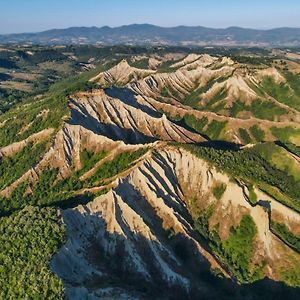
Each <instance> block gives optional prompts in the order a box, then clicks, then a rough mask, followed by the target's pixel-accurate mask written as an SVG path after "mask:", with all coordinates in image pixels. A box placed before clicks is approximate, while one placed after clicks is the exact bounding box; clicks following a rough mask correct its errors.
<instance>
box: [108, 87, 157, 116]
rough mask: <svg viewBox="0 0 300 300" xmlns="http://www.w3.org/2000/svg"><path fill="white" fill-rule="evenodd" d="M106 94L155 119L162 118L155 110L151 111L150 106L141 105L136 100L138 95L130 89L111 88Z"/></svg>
mask: <svg viewBox="0 0 300 300" xmlns="http://www.w3.org/2000/svg"><path fill="white" fill-rule="evenodd" d="M105 93H106V94H107V95H108V96H109V97H112V98H117V99H119V100H121V101H122V102H123V103H124V104H127V105H130V106H132V107H134V108H137V109H139V110H141V111H142V112H144V113H146V114H148V115H149V116H151V117H153V118H160V117H161V115H162V114H161V113H159V112H158V111H156V110H155V109H151V108H150V107H149V106H147V105H144V104H141V103H139V102H138V101H137V100H136V98H135V96H136V94H135V93H134V92H133V91H131V90H130V89H128V88H118V87H111V88H108V89H105Z"/></svg>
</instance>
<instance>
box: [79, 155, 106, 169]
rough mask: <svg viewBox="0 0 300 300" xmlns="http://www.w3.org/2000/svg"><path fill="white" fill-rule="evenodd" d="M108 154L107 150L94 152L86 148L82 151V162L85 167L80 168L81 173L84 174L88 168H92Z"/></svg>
mask: <svg viewBox="0 0 300 300" xmlns="http://www.w3.org/2000/svg"><path fill="white" fill-rule="evenodd" d="M106 155H107V152H106V151H101V152H98V153H94V152H92V151H89V150H87V149H84V150H82V151H81V152H80V162H81V164H82V165H83V168H82V169H81V170H80V174H84V173H85V172H87V171H88V170H90V169H92V168H93V167H94V166H95V164H96V163H97V162H98V161H100V160H102V159H103V158H104V157H105V156H106Z"/></svg>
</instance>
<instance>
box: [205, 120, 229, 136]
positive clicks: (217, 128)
mask: <svg viewBox="0 0 300 300" xmlns="http://www.w3.org/2000/svg"><path fill="white" fill-rule="evenodd" d="M226 124H227V122H226V121H225V122H219V121H216V120H213V121H211V122H210V123H209V124H208V126H207V130H206V134H207V135H208V136H209V138H210V139H212V140H218V139H222V138H221V137H222V136H221V134H222V132H223V130H224V128H225V127H226Z"/></svg>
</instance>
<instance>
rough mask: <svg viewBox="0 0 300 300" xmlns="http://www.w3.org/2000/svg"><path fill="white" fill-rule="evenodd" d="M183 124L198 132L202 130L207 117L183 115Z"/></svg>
mask: <svg viewBox="0 0 300 300" xmlns="http://www.w3.org/2000/svg"><path fill="white" fill-rule="evenodd" d="M184 121H185V124H187V125H188V126H189V127H191V128H193V129H195V130H196V131H197V132H199V133H203V132H204V129H203V128H204V127H205V126H206V125H207V123H208V119H207V118H206V117H203V118H201V119H198V118H196V117H195V116H193V115H185V116H184Z"/></svg>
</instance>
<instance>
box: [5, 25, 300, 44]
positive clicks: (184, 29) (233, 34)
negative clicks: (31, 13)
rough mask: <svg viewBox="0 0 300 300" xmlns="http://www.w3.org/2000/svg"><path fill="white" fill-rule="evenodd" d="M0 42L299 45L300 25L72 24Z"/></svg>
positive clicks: (21, 34) (7, 37) (17, 35)
mask: <svg viewBox="0 0 300 300" xmlns="http://www.w3.org/2000/svg"><path fill="white" fill-rule="evenodd" d="M0 43H2V44H6V43H8V44H13V43H16V44H22V43H31V44H42V45H45V44H46V45H49V44H50V45H51V44H52V45H62V44H103V45H117V44H130V45H173V46H210V45H215V46H218V45H219V46H266V47H283V46H288V47H291V46H300V28H276V29H270V30H258V29H246V28H240V27H229V28H226V29H214V28H206V27H202V26H195V27H189V26H178V27H170V28H165V27H159V26H155V25H150V24H132V25H126V26H121V27H115V28H112V27H108V26H105V27H101V28H99V27H71V28H66V29H52V30H47V31H43V32H38V33H20V34H7V35H0Z"/></svg>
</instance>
